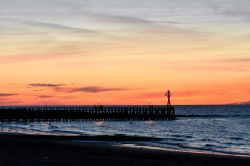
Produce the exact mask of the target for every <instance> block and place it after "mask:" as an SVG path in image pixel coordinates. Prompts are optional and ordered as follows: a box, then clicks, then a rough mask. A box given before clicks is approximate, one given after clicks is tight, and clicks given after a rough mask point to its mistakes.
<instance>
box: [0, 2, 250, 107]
mask: <svg viewBox="0 0 250 166" xmlns="http://www.w3.org/2000/svg"><path fill="white" fill-rule="evenodd" d="M0 71H1V72H0V73H1V74H0V77H1V79H0V87H1V88H0V105H44V104H48V105H59V104H63V105H73V104H74V105H75V104H76V105H88V104H91V105H92V104H97V102H98V100H99V102H100V104H119V105H127V104H146V105H147V104H165V103H166V97H165V96H164V94H165V92H166V91H167V90H168V89H170V90H171V92H172V104H228V103H241V102H248V101H250V95H249V92H250V86H249V85H250V1H249V0H237V1H236V0H126V1H124V0H8V1H5V0H0Z"/></svg>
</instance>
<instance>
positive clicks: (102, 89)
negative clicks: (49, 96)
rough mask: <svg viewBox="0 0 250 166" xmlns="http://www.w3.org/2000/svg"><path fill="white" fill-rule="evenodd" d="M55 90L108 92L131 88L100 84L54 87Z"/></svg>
mask: <svg viewBox="0 0 250 166" xmlns="http://www.w3.org/2000/svg"><path fill="white" fill-rule="evenodd" d="M54 89H55V90H56V91H61V92H67V93H77V92H83V93H101V92H110V91H126V90H131V89H128V88H107V87H100V86H84V87H55V88H54Z"/></svg>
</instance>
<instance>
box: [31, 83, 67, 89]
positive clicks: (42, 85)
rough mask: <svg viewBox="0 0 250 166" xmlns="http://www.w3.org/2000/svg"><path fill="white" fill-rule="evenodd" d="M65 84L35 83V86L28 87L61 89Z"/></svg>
mask: <svg viewBox="0 0 250 166" xmlns="http://www.w3.org/2000/svg"><path fill="white" fill-rule="evenodd" d="M64 85H65V84H44V83H33V84H28V86H31V87H52V88H53V87H60V86H64Z"/></svg>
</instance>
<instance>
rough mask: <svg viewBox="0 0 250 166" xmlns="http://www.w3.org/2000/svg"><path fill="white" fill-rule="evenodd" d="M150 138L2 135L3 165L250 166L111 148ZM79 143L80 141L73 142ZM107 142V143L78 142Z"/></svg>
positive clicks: (234, 159)
mask: <svg viewBox="0 0 250 166" xmlns="http://www.w3.org/2000/svg"><path fill="white" fill-rule="evenodd" d="M148 139H150V138H147V137H138V138H134V137H121V136H114V137H109V136H102V137H88V136H86V137H71V136H68V137H62V136H38V135H36V136H35V135H33V136H30V135H18V134H3V133H2V134H0V165H1V166H2V165H3V166H12V165H13V166H36V165H37V166H45V165H58V166H61V165H62V166H66V165H67V166H68V165H77V166H78V165H81V166H82V165H93V166H96V165H111V166H113V165H119V166H120V165H121V166H123V165H131V166H135V165H137V166H140V165H142V166H147V165H157V166H159V165H164V166H177V165H183V166H184V165H185V166H208V165H213V166H221V165H224V166H241V165H245V166H249V165H250V158H248V157H238V156H223V155H213V154H196V153H187V152H174V151H162V150H153V149H142V148H132V147H118V146H111V144H110V143H109V141H147V140H148ZM74 140H77V141H74ZM79 140H83V141H84V140H88V141H90V140H97V141H101V140H104V141H105V142H104V143H103V142H79Z"/></svg>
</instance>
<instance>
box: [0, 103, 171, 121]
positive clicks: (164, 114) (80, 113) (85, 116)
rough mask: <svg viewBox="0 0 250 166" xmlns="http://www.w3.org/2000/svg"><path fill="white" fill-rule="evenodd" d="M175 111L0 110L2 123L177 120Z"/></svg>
mask: <svg viewBox="0 0 250 166" xmlns="http://www.w3.org/2000/svg"><path fill="white" fill-rule="evenodd" d="M174 119H175V111H174V107H172V106H166V105H145V106H143V105H139V106H137V105H133V106H108V105H107V106H102V105H100V106H20V107H1V108H0V120H1V121H5V120H36V121H61V120H86V121H102V120H105V121H107V120H110V121H129V120H142V121H143V120H174Z"/></svg>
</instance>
